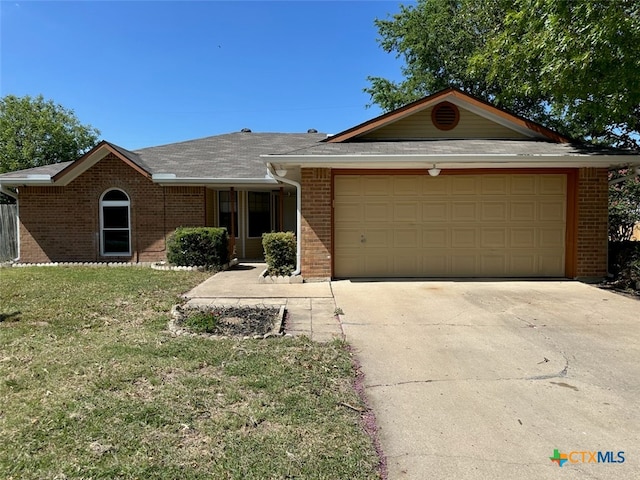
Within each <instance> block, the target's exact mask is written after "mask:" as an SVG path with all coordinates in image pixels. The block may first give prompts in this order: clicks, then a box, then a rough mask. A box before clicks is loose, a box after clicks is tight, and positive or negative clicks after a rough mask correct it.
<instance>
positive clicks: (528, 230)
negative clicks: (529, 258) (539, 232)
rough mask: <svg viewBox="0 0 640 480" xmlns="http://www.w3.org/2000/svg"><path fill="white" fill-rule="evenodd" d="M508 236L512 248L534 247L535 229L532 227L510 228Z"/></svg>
mask: <svg viewBox="0 0 640 480" xmlns="http://www.w3.org/2000/svg"><path fill="white" fill-rule="evenodd" d="M509 234H510V242H509V243H510V246H511V247H512V248H534V247H535V245H536V229H535V228H533V227H518V228H511V229H510V231H509Z"/></svg>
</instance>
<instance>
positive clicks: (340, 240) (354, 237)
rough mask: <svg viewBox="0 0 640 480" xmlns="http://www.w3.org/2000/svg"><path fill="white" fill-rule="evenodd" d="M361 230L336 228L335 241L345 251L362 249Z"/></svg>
mask: <svg viewBox="0 0 640 480" xmlns="http://www.w3.org/2000/svg"><path fill="white" fill-rule="evenodd" d="M361 230H362V229H360V228H339V227H336V232H335V235H334V239H335V242H336V244H337V245H341V246H342V248H343V249H348V248H356V247H360V244H361V241H360V240H361V237H360V235H361Z"/></svg>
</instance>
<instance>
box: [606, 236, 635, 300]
mask: <svg viewBox="0 0 640 480" xmlns="http://www.w3.org/2000/svg"><path fill="white" fill-rule="evenodd" d="M609 273H611V274H613V275H614V277H615V281H616V283H617V284H618V285H619V286H621V287H623V288H630V289H637V287H636V285H637V284H638V282H640V242H634V241H625V242H609Z"/></svg>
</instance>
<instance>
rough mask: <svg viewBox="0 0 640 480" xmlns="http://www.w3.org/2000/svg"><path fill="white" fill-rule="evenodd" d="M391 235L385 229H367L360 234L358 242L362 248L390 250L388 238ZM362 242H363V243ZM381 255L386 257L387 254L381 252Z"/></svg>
mask: <svg viewBox="0 0 640 480" xmlns="http://www.w3.org/2000/svg"><path fill="white" fill-rule="evenodd" d="M392 234H393V233H392V232H391V231H389V230H386V229H372V228H368V229H366V230H364V231H362V233H361V238H360V240H358V241H359V242H360V243H361V244H362V245H363V247H364V248H368V249H370V248H382V249H388V248H391V246H392V244H391V240H390V237H391V235H392ZM363 240H364V241H363ZM381 253H382V254H383V255H387V254H388V252H386V251H384V250H383V251H382V252H381Z"/></svg>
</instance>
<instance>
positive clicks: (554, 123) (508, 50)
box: [365, 0, 640, 149]
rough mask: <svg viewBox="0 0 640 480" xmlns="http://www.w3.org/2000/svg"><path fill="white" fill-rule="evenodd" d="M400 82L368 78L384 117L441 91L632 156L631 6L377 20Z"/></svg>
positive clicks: (614, 1)
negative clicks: (398, 65)
mask: <svg viewBox="0 0 640 480" xmlns="http://www.w3.org/2000/svg"><path fill="white" fill-rule="evenodd" d="M376 25H377V27H378V32H379V34H380V39H379V42H380V45H381V47H382V48H383V49H384V50H385V51H387V52H389V53H395V54H396V55H397V56H398V57H399V58H402V59H403V60H404V63H405V65H404V66H403V67H402V74H403V76H404V77H405V79H404V80H403V81H402V82H392V81H389V80H387V79H384V78H381V77H369V79H368V80H369V82H370V86H369V87H368V88H366V89H365V92H367V93H369V94H370V95H371V100H372V102H373V103H375V104H378V105H379V106H380V107H382V108H383V109H384V110H387V111H388V110H392V109H394V108H397V107H399V106H401V105H404V104H406V103H409V102H411V101H413V100H416V99H418V98H421V97H423V96H425V95H427V94H430V93H434V92H436V91H438V90H441V89H443V88H446V87H448V86H454V87H457V88H459V89H461V90H463V91H466V92H468V93H471V94H473V95H476V96H478V97H480V98H484V99H485V100H487V101H491V102H493V103H495V104H496V105H498V106H500V107H503V108H506V109H508V110H511V111H513V112H514V113H517V114H520V115H524V116H526V117H528V118H531V119H533V120H536V121H539V122H541V123H543V124H545V125H546V126H548V127H551V128H554V129H556V130H558V131H560V133H563V134H565V135H568V136H571V137H573V138H576V139H582V140H587V141H591V142H594V143H599V144H606V145H613V146H617V147H624V148H633V149H640V75H638V72H640V2H638V1H637V0H561V1H558V0H507V1H504V0H418V3H417V4H416V5H411V6H401V7H400V12H399V13H397V14H395V15H393V16H392V17H390V18H387V19H378V20H376Z"/></svg>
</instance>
